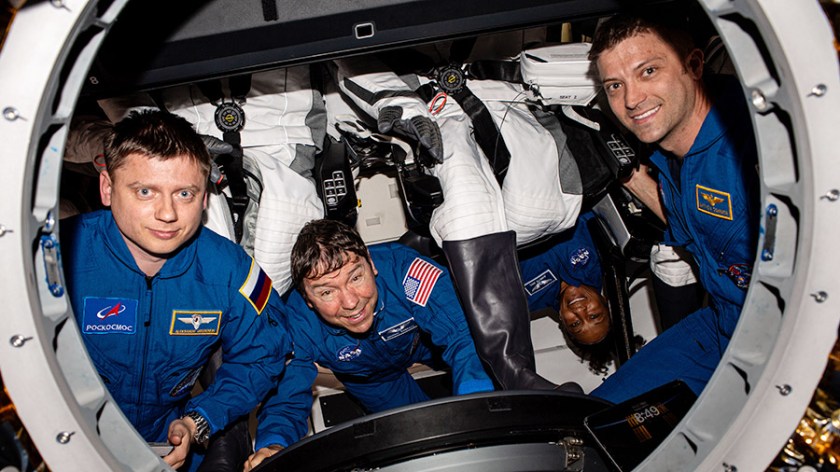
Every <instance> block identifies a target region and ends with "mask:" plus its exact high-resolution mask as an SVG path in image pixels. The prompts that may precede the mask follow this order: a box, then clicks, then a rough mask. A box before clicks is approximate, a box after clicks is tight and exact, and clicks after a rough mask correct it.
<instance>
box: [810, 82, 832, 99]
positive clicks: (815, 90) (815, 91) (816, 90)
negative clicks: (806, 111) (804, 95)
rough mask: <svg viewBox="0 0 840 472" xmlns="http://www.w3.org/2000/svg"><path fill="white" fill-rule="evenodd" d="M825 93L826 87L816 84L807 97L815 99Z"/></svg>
mask: <svg viewBox="0 0 840 472" xmlns="http://www.w3.org/2000/svg"><path fill="white" fill-rule="evenodd" d="M826 92H828V87H826V86H825V84H817V85H815V86H814V88H812V89H811V93H809V94H808V96H809V97H810V96H811V95H813V96H815V97H822V96H823V95H825V93H826Z"/></svg>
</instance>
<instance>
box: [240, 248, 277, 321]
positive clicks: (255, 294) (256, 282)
mask: <svg viewBox="0 0 840 472" xmlns="http://www.w3.org/2000/svg"><path fill="white" fill-rule="evenodd" d="M239 293H241V294H242V295H245V298H247V299H248V301H249V302H251V305H253V306H254V309H255V310H257V314H258V315H261V314H262V311H263V309H264V308H265V306H266V305H267V304H268V297H270V296H271V279H270V278H269V277H268V275H266V273H265V272H263V270H262V269H260V266H258V265H257V263H256V262H255V261H254V260H253V259H251V270H250V271H249V272H248V278H247V279H245V283H244V284H242V287H241V288H240V289H239Z"/></svg>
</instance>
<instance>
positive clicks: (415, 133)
mask: <svg viewBox="0 0 840 472" xmlns="http://www.w3.org/2000/svg"><path fill="white" fill-rule="evenodd" d="M402 114H403V109H402V108H401V107H397V106H390V107H385V108H383V109H382V110H381V111H380V112H379V120H378V123H377V127H378V128H379V132H380V133H383V134H388V133H390V132H391V131H393V132H394V133H395V134H396V135H398V136H402V137H406V138H409V139H414V140H416V141H418V142H419V143H420V146H421V147H422V148H423V149H425V150H426V152H425V153H420V156H418V160H419V161H420V163H421V164H423V165H424V166H426V167H431V166H433V165H435V164H441V163H443V138H442V137H441V135H440V128H438V125H437V123H435V122H433V121H432V120H431V119H429V117H426V116H415V117H414V118H411V119H408V120H403V119H402ZM425 155H428V156H430V157H431V160H430V159H428V157H425Z"/></svg>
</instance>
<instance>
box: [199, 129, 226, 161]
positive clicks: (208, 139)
mask: <svg viewBox="0 0 840 472" xmlns="http://www.w3.org/2000/svg"><path fill="white" fill-rule="evenodd" d="M201 140H202V141H203V142H204V145H205V146H207V151H209V152H210V155H211V156H212V157H213V158H215V157H216V156H220V155H222V154H231V153H233V144H231V143H228V142H225V141H222V140H221V139H219V138H217V137H215V136H210V135H209V134H202V135H201Z"/></svg>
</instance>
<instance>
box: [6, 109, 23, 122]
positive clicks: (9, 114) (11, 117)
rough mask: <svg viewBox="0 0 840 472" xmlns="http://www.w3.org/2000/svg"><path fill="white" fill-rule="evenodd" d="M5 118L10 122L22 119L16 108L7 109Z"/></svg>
mask: <svg viewBox="0 0 840 472" xmlns="http://www.w3.org/2000/svg"><path fill="white" fill-rule="evenodd" d="M3 118H5V119H6V120H8V121H15V120H16V119H18V118H20V112H19V111H18V109H17V108H15V107H6V108H4V109H3Z"/></svg>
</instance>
